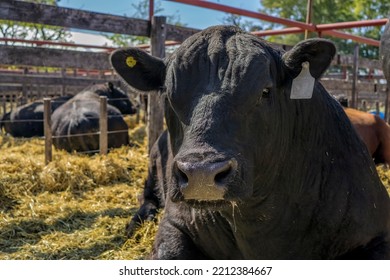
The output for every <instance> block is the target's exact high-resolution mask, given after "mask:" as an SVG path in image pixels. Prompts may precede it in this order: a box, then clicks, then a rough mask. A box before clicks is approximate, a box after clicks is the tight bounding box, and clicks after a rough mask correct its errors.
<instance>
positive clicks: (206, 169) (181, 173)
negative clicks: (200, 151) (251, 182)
mask: <svg viewBox="0 0 390 280" xmlns="http://www.w3.org/2000/svg"><path fill="white" fill-rule="evenodd" d="M176 166H177V179H178V184H179V187H180V190H181V192H182V193H183V196H184V199H195V200H220V199H223V196H224V194H225V192H226V190H227V184H228V182H229V181H230V180H231V178H232V177H233V176H234V173H235V170H236V169H237V163H236V161H235V160H226V161H219V162H212V163H205V162H200V163H198V162H195V163H193V162H182V161H176Z"/></svg>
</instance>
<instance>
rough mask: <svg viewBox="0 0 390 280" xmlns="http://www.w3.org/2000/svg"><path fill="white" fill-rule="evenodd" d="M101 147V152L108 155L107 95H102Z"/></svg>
mask: <svg viewBox="0 0 390 280" xmlns="http://www.w3.org/2000/svg"><path fill="white" fill-rule="evenodd" d="M99 126H100V134H99V148H100V154H101V155H106V154H107V152H108V136H107V132H108V129H107V127H108V125H107V97H106V96H100V117H99Z"/></svg>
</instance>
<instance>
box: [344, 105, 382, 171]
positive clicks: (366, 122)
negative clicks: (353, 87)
mask: <svg viewBox="0 0 390 280" xmlns="http://www.w3.org/2000/svg"><path fill="white" fill-rule="evenodd" d="M344 111H345V113H346V114H347V116H348V118H349V119H350V121H351V123H352V124H353V126H354V127H355V129H356V130H357V132H358V134H359V135H360V137H361V138H362V140H363V142H364V143H365V144H366V146H367V148H368V151H369V152H370V154H371V155H372V157H373V158H374V161H375V164H380V163H385V164H390V126H389V125H388V124H387V123H386V122H385V121H384V120H382V119H381V118H380V117H379V116H376V115H373V114H370V113H366V112H362V111H359V110H356V109H352V108H344Z"/></svg>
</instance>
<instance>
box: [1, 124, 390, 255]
mask: <svg viewBox="0 0 390 280" xmlns="http://www.w3.org/2000/svg"><path fill="white" fill-rule="evenodd" d="M130 135H131V140H132V142H133V143H134V145H133V146H132V147H122V148H120V149H116V150H114V151H112V152H111V153H109V154H108V155H107V156H100V155H94V156H87V155H77V154H67V153H65V152H61V151H55V152H54V154H53V158H54V160H53V162H51V163H50V164H49V165H47V166H45V165H44V153H43V152H44V150H43V149H44V148H43V147H44V143H43V140H42V139H32V140H17V139H14V138H12V137H6V136H0V259H2V260H6V259H23V260H27V259H45V260H49V259H75V260H81V259H111V260H113V259H143V258H145V257H146V256H147V254H148V252H149V251H150V249H151V245H152V242H153V237H154V235H155V232H156V229H157V226H156V224H155V223H152V222H149V223H147V224H145V225H144V226H143V227H142V228H141V229H140V230H139V231H138V232H137V233H136V234H135V236H134V237H133V238H131V239H128V240H127V239H126V238H125V232H124V228H125V224H126V223H127V222H128V221H129V219H130V217H131V216H132V215H133V214H134V213H135V210H136V209H137V207H138V201H137V196H138V195H139V194H140V193H141V192H142V188H143V182H144V179H145V177H146V174H147V161H148V159H147V152H146V143H145V129H144V127H143V126H141V127H135V128H134V129H133V130H132V132H131V133H130ZM378 171H379V174H380V176H381V179H382V181H383V182H384V183H385V185H386V188H387V189H388V191H389V192H390V171H389V170H388V169H386V168H383V167H378Z"/></svg>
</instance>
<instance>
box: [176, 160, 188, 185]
mask: <svg viewBox="0 0 390 280" xmlns="http://www.w3.org/2000/svg"><path fill="white" fill-rule="evenodd" d="M177 179H178V183H179V185H180V187H181V188H185V187H186V186H187V185H188V176H187V174H186V173H185V172H184V171H183V170H182V169H181V168H180V166H179V165H178V166H177Z"/></svg>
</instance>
